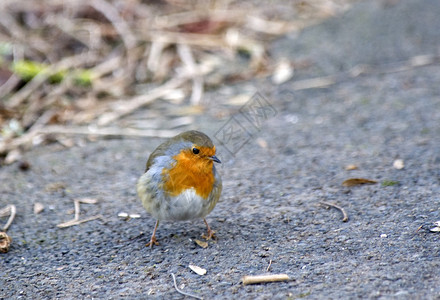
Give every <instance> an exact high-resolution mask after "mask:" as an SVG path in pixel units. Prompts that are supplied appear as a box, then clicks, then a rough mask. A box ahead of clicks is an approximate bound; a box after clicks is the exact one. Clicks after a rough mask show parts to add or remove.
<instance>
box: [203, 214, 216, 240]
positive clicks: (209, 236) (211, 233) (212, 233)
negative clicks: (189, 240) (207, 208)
mask: <svg viewBox="0 0 440 300" xmlns="http://www.w3.org/2000/svg"><path fill="white" fill-rule="evenodd" d="M203 222H205V224H206V229H207V231H208V232H207V234H206V235H205V234H203V235H202V238H204V239H206V240H210V239H215V231H214V230H212V229H211V227H209V224H208V222H207V221H206V219H205V218H204V219H203Z"/></svg>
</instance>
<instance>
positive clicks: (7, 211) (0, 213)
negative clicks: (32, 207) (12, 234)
mask: <svg viewBox="0 0 440 300" xmlns="http://www.w3.org/2000/svg"><path fill="white" fill-rule="evenodd" d="M16 213H17V208H16V207H15V205H14V204H9V205H7V206H6V207H5V208H2V209H1V210H0V217H5V216H7V215H9V219H8V221H7V222H6V224H5V226H3V228H2V231H7V230H8V229H9V226H11V224H12V221H14V218H15V214H16Z"/></svg>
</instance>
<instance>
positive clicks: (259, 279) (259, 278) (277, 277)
mask: <svg viewBox="0 0 440 300" xmlns="http://www.w3.org/2000/svg"><path fill="white" fill-rule="evenodd" d="M286 280H290V277H289V275H287V274H273V275H255V276H243V278H241V281H242V282H243V284H244V285H246V284H255V283H266V282H276V281H286Z"/></svg>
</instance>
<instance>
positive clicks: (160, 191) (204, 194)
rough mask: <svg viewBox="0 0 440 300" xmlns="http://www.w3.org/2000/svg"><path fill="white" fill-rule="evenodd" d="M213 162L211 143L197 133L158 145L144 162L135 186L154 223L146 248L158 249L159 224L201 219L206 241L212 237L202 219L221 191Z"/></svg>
mask: <svg viewBox="0 0 440 300" xmlns="http://www.w3.org/2000/svg"><path fill="white" fill-rule="evenodd" d="M214 162H216V163H221V161H220V160H219V159H218V158H217V157H216V156H215V146H214V144H213V143H212V141H211V139H210V138H209V137H208V136H207V135H206V134H204V133H202V132H200V131H195V130H191V131H186V132H183V133H181V134H179V135H177V136H175V137H173V138H171V139H169V140H168V141H166V142H164V143H162V144H161V145H159V146H158V147H157V148H156V150H154V151H153V153H151V155H150V157H149V158H148V161H147V168H146V170H145V173H144V174H143V175H142V176H141V177H140V178H139V180H138V183H137V193H138V195H139V198H140V199H141V201H142V204H143V206H144V207H145V209H146V210H147V212H148V213H150V214H151V215H152V216H153V217H154V218H155V219H156V226H155V227H154V230H153V234H152V236H151V239H150V242H149V243H148V244H147V245H146V246H150V247H153V244H154V245H158V242H157V240H156V230H157V227H158V226H159V221H161V220H171V221H183V220H192V219H197V218H203V221H204V222H205V224H206V227H207V230H208V232H207V234H206V235H203V237H204V238H206V239H208V240H209V239H211V238H213V237H214V233H215V232H214V231H213V230H212V229H211V228H210V227H209V224H208V222H207V221H206V219H205V217H206V216H207V215H208V214H209V213H210V212H211V211H212V210H213V209H214V207H215V205H216V204H217V201H218V200H219V198H220V194H221V191H222V180H221V177H220V174H219V173H218V172H217V171H216V169H215V166H214Z"/></svg>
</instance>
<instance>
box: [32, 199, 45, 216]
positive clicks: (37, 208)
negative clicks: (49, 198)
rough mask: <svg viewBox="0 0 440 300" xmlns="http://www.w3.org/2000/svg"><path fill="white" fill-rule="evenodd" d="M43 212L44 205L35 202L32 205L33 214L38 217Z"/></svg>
mask: <svg viewBox="0 0 440 300" xmlns="http://www.w3.org/2000/svg"><path fill="white" fill-rule="evenodd" d="M43 210H44V205H43V204H41V203H40V202H35V204H34V214H35V215H38V214H39V213H40V212H42V211H43Z"/></svg>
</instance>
